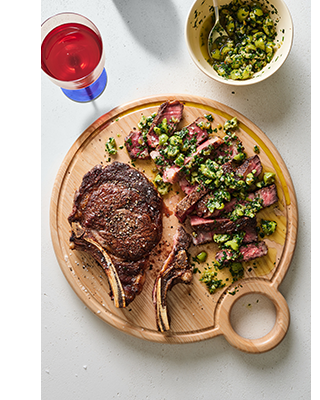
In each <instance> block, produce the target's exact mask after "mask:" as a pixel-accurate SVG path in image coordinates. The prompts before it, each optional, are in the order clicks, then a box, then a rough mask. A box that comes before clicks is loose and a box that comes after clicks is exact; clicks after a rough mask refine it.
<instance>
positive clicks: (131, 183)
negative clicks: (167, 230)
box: [68, 161, 162, 307]
mask: <svg viewBox="0 0 320 400" xmlns="http://www.w3.org/2000/svg"><path fill="white" fill-rule="evenodd" d="M68 221H69V223H70V226H71V229H72V234H71V238H70V242H71V245H70V247H71V248H72V249H79V250H81V251H85V252H87V253H89V254H91V255H92V256H93V257H94V258H95V259H96V260H97V261H98V262H99V264H100V265H101V266H102V268H103V269H104V270H105V272H106V274H107V277H108V280H109V284H110V288H111V297H112V298H113V299H114V304H115V306H116V307H126V306H127V305H128V304H129V303H130V302H131V301H133V300H134V298H135V296H136V295H137V294H139V293H140V292H141V290H142V285H143V282H144V275H145V269H146V267H147V264H148V262H147V261H148V256H149V253H150V252H151V250H152V249H153V248H154V247H155V246H156V245H157V244H158V242H159V241H160V239H161V236H162V199H161V197H160V195H159V194H158V192H157V190H156V189H155V187H154V185H153V184H152V183H150V182H149V181H148V179H147V178H146V177H145V176H144V175H143V174H142V173H140V172H139V171H137V170H135V169H133V168H132V167H130V166H129V165H127V164H123V163H120V162H116V161H115V162H113V163H112V164H110V165H108V166H106V167H104V168H102V166H101V165H97V166H96V167H94V168H93V169H92V170H91V171H89V172H88V173H87V174H86V175H85V176H84V177H83V180H82V183H81V185H80V188H79V189H78V190H77V191H76V193H75V197H74V204H73V209H72V212H71V214H70V216H69V218H68Z"/></svg>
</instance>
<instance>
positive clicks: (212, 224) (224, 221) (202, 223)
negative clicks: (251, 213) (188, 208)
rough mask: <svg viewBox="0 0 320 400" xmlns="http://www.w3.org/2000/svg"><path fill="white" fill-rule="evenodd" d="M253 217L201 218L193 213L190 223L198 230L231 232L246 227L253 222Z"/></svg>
mask: <svg viewBox="0 0 320 400" xmlns="http://www.w3.org/2000/svg"><path fill="white" fill-rule="evenodd" d="M251 220H252V219H251V218H249V217H242V218H239V219H237V220H236V221H231V220H230V219H229V218H216V219H209V218H200V217H197V216H196V215H191V217H190V223H191V226H192V228H193V229H194V230H195V231H196V232H213V233H231V232H237V231H241V230H243V228H244V227H246V226H247V225H249V224H250V223H251Z"/></svg>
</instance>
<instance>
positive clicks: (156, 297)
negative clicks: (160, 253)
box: [152, 226, 193, 332]
mask: <svg viewBox="0 0 320 400" xmlns="http://www.w3.org/2000/svg"><path fill="white" fill-rule="evenodd" d="M191 242H192V241H191V237H190V235H189V234H188V233H187V232H186V231H185V230H184V228H183V227H182V226H179V227H178V229H177V232H176V233H175V235H174V237H173V248H172V251H171V253H170V254H169V257H168V258H167V259H166V261H165V263H164V265H163V267H162V269H161V271H160V272H159V274H158V276H157V278H156V281H155V284H154V287H153V293H152V296H153V303H154V306H155V311H156V323H157V327H158V330H159V331H160V332H165V331H168V330H169V329H170V321H169V315H168V310H167V294H168V290H171V289H172V287H173V286H174V285H176V284H178V283H187V284H188V283H190V282H191V280H192V275H193V274H192V268H191V266H190V264H189V260H188V252H187V250H188V248H189V247H190V245H191Z"/></svg>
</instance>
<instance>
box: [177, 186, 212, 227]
mask: <svg viewBox="0 0 320 400" xmlns="http://www.w3.org/2000/svg"><path fill="white" fill-rule="evenodd" d="M208 191H209V189H207V188H205V187H200V186H197V187H195V188H194V189H193V190H192V191H191V192H190V193H189V194H188V195H187V196H185V197H184V198H183V199H182V200H181V201H179V203H178V204H177V205H176V207H175V211H174V214H175V216H176V217H177V218H178V220H179V222H180V223H183V222H184V221H185V220H186V218H187V216H188V215H189V214H191V213H192V211H193V209H194V207H195V205H196V203H197V201H199V200H200V199H201V197H202V196H204V195H205V194H206V193H208Z"/></svg>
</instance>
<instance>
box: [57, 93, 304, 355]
mask: <svg viewBox="0 0 320 400" xmlns="http://www.w3.org/2000/svg"><path fill="white" fill-rule="evenodd" d="M173 99H178V100H180V101H182V102H183V103H184V104H185V109H184V114H183V120H182V121H181V123H180V125H179V127H183V126H186V125H188V124H189V123H191V122H192V121H193V120H195V119H196V118H197V117H199V116H203V115H204V114H208V113H211V114H212V115H213V117H214V121H213V123H212V125H213V128H214V127H217V128H219V127H220V126H223V124H224V122H225V121H226V120H227V119H230V118H232V117H237V118H238V120H239V122H240V123H239V130H238V131H237V135H238V136H239V138H240V139H241V140H242V142H243V144H244V146H245V149H246V153H247V155H248V156H251V155H254V150H253V149H254V146H255V145H256V144H257V145H258V146H259V148H260V154H259V157H260V159H261V162H262V165H263V170H264V171H273V172H275V173H276V185H277V190H278V196H279V202H278V203H277V204H276V205H273V206H271V207H269V208H267V209H265V210H262V211H260V213H259V214H258V221H259V219H260V218H263V219H272V220H275V221H277V224H278V226H277V230H276V232H275V233H274V234H273V235H271V236H270V237H268V238H267V239H265V241H266V243H267V245H268V247H269V251H268V254H267V255H266V256H265V257H262V258H261V259H257V260H254V261H251V262H248V263H245V276H244V278H243V279H242V280H241V281H238V282H235V283H233V284H231V282H232V278H231V275H230V273H229V271H228V270H227V269H226V268H224V269H222V270H221V271H219V275H218V278H220V279H222V280H223V281H224V282H225V283H226V286H225V287H224V288H223V289H220V290H218V291H217V292H216V293H214V294H213V295H210V294H209V292H208V291H207V289H206V287H205V285H204V284H203V283H202V282H200V281H199V278H200V274H199V273H196V274H194V277H193V281H192V283H191V284H190V285H184V284H178V285H176V286H175V287H174V288H173V289H172V291H170V292H169V294H168V309H169V314H170V319H171V329H170V331H169V332H166V333H160V332H158V331H157V328H156V321H155V311H154V306H153V304H152V288H153V284H154V281H155V278H156V275H157V272H158V271H159V270H160V269H161V266H162V264H163V262H164V260H165V259H166V257H167V256H168V254H169V252H170V250H171V247H172V237H173V235H174V233H175V231H176V228H177V226H178V222H177V219H176V217H175V216H174V215H173V209H174V206H175V204H176V203H177V202H178V201H180V200H181V198H182V197H183V193H182V192H181V190H180V189H179V187H178V185H175V186H174V187H173V190H172V191H171V192H170V194H169V195H167V196H165V197H164V202H165V205H166V209H167V210H168V212H167V213H166V214H165V215H164V217H163V226H164V230H163V236H162V240H161V242H160V243H159V245H158V246H157V247H156V248H155V249H154V251H153V252H152V253H151V256H150V268H149V270H148V271H147V278H146V282H145V285H144V288H143V291H142V293H141V294H140V295H139V296H138V297H137V298H136V299H135V300H134V301H133V302H132V303H131V304H130V305H129V306H128V307H127V308H126V309H117V308H116V307H115V306H114V304H113V302H112V300H111V299H110V297H109V292H110V289H109V284H108V280H107V277H106V275H105V273H104V271H103V270H102V269H101V268H100V266H99V265H98V264H97V263H96V262H95V261H94V260H93V259H92V258H91V257H90V256H89V255H87V254H85V253H82V252H79V251H71V250H70V249H69V237H70V226H69V224H68V221H67V218H68V215H69V214H70V212H71V209H72V203H73V197H74V193H75V191H76V190H77V189H78V187H79V186H80V183H81V181H82V177H83V176H84V175H85V173H86V172H88V171H89V170H90V169H91V168H92V167H94V166H95V165H97V164H102V165H107V164H108V163H109V162H112V161H114V160H118V161H122V162H125V163H129V164H131V160H130V159H129V157H128V154H127V152H126V149H125V147H124V148H123V149H121V148H120V147H121V146H123V144H124V138H125V137H126V136H127V134H128V133H129V132H130V131H131V130H132V128H133V127H136V126H137V123H138V122H139V120H140V118H141V116H142V115H145V116H148V115H150V114H152V113H153V112H156V111H157V109H158V107H159V106H160V104H161V103H163V102H164V101H166V100H173ZM218 135H220V136H223V130H221V131H220V130H218ZM109 137H114V138H115V139H116V142H117V146H118V153H117V155H116V156H111V157H110V156H109V155H108V154H107V153H106V151H105V143H106V141H107V140H108V138H109ZM109 157H110V160H109ZM134 164H135V167H136V168H137V169H138V170H140V171H141V172H143V173H144V174H145V175H146V176H147V177H148V178H149V179H153V178H154V177H155V175H156V172H155V166H154V164H153V162H152V161H137V162H135V163H134ZM297 218H298V210H297V202H296V196H295V192H294V187H293V184H292V181H291V178H290V175H289V172H288V170H287V168H286V166H285V164H284V162H283V160H282V158H281V156H280V154H279V153H278V151H277V149H276V148H275V146H274V145H273V144H272V143H271V141H270V140H269V139H268V137H267V136H266V135H265V134H264V133H263V132H262V131H261V130H260V129H259V128H258V127H257V126H256V125H255V124H253V123H252V122H251V121H250V120H248V119H247V118H246V117H244V116H243V115H241V114H240V113H238V112H237V111H235V110H233V109H231V108H230V107H227V106H225V105H223V104H220V103H218V102H216V101H213V100H210V99H206V98H201V97H197V96H191V95H184V94H167V95H159V96H152V97H147V98H143V99H140V100H136V101H133V102H130V103H127V104H124V105H122V106H120V107H116V108H115V109H113V110H112V111H110V112H108V113H106V114H105V115H103V116H101V117H100V118H99V119H98V120H96V121H95V122H94V123H93V124H92V125H90V126H89V127H88V128H87V129H86V130H85V131H84V132H83V133H82V134H81V135H80V136H79V138H78V139H77V140H76V141H75V143H74V144H73V146H72V147H71V149H70V150H69V152H68V153H67V155H66V157H65V159H64V161H63V163H62V165H61V167H60V169H59V171H58V174H57V177H56V180H55V183H54V187H53V192H52V198H51V205H50V227H51V236H52V242H53V246H54V250H55V253H56V256H57V260H58V262H59V265H60V267H61V269H62V271H63V273H64V275H65V277H66V279H67V280H68V282H69V284H70V285H71V287H72V289H73V290H74V291H75V292H76V294H77V295H78V296H79V298H80V299H81V300H82V301H83V302H84V303H85V305H86V306H87V307H88V308H89V309H90V310H91V311H92V312H93V313H95V314H96V315H97V316H98V317H99V318H101V319H102V320H104V321H105V322H107V323H108V324H110V325H112V326H113V327H115V328H117V329H119V330H121V331H124V332H126V333H128V334H131V335H133V336H136V337H139V338H141V339H145V340H150V341H155V342H162V343H188V342H195V341H199V340H204V339H209V338H213V337H215V336H217V335H224V336H225V338H226V339H227V340H228V341H229V342H230V343H231V345H233V346H234V347H236V348H238V349H240V350H242V351H246V352H252V353H260V352H265V351H268V350H270V349H272V348H274V347H275V346H277V345H278V344H279V343H280V342H281V340H282V339H283V338H284V336H285V334H286V332H287V330H288V327H289V321H290V314H289V309H288V306H287V303H286V300H285V299H284V298H283V296H282V295H281V294H280V292H279V291H278V286H279V284H280V283H281V281H282V280H283V278H284V277H285V274H286V272H287V270H288V268H289V266H290V262H291V259H292V256H293V253H294V249H295V244H296V238H297V225H298V224H297ZM185 227H186V229H187V230H189V232H191V230H190V226H189V225H188V223H186V224H185ZM203 250H204V251H206V252H207V253H208V259H207V261H206V263H203V264H197V267H198V268H199V270H201V271H203V270H204V268H208V267H209V266H210V265H212V262H213V261H214V256H215V253H216V251H217V250H218V248H217V245H216V244H214V243H209V244H205V245H201V246H191V248H190V260H192V257H194V256H195V255H197V254H198V253H199V252H200V251H203ZM207 263H208V265H207ZM248 293H259V294H263V295H265V296H267V297H268V298H269V299H271V300H272V302H273V303H274V305H275V308H276V312H277V315H276V323H275V325H274V327H273V329H272V330H271V331H270V332H269V333H268V334H267V335H265V336H264V337H263V338H259V339H254V340H250V339H245V338H242V337H241V336H239V335H238V334H237V333H236V332H235V331H234V329H233V328H232V326H231V323H230V312H231V309H232V306H233V304H234V303H235V302H236V301H237V300H238V299H239V298H240V297H242V296H244V295H246V294H248Z"/></svg>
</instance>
